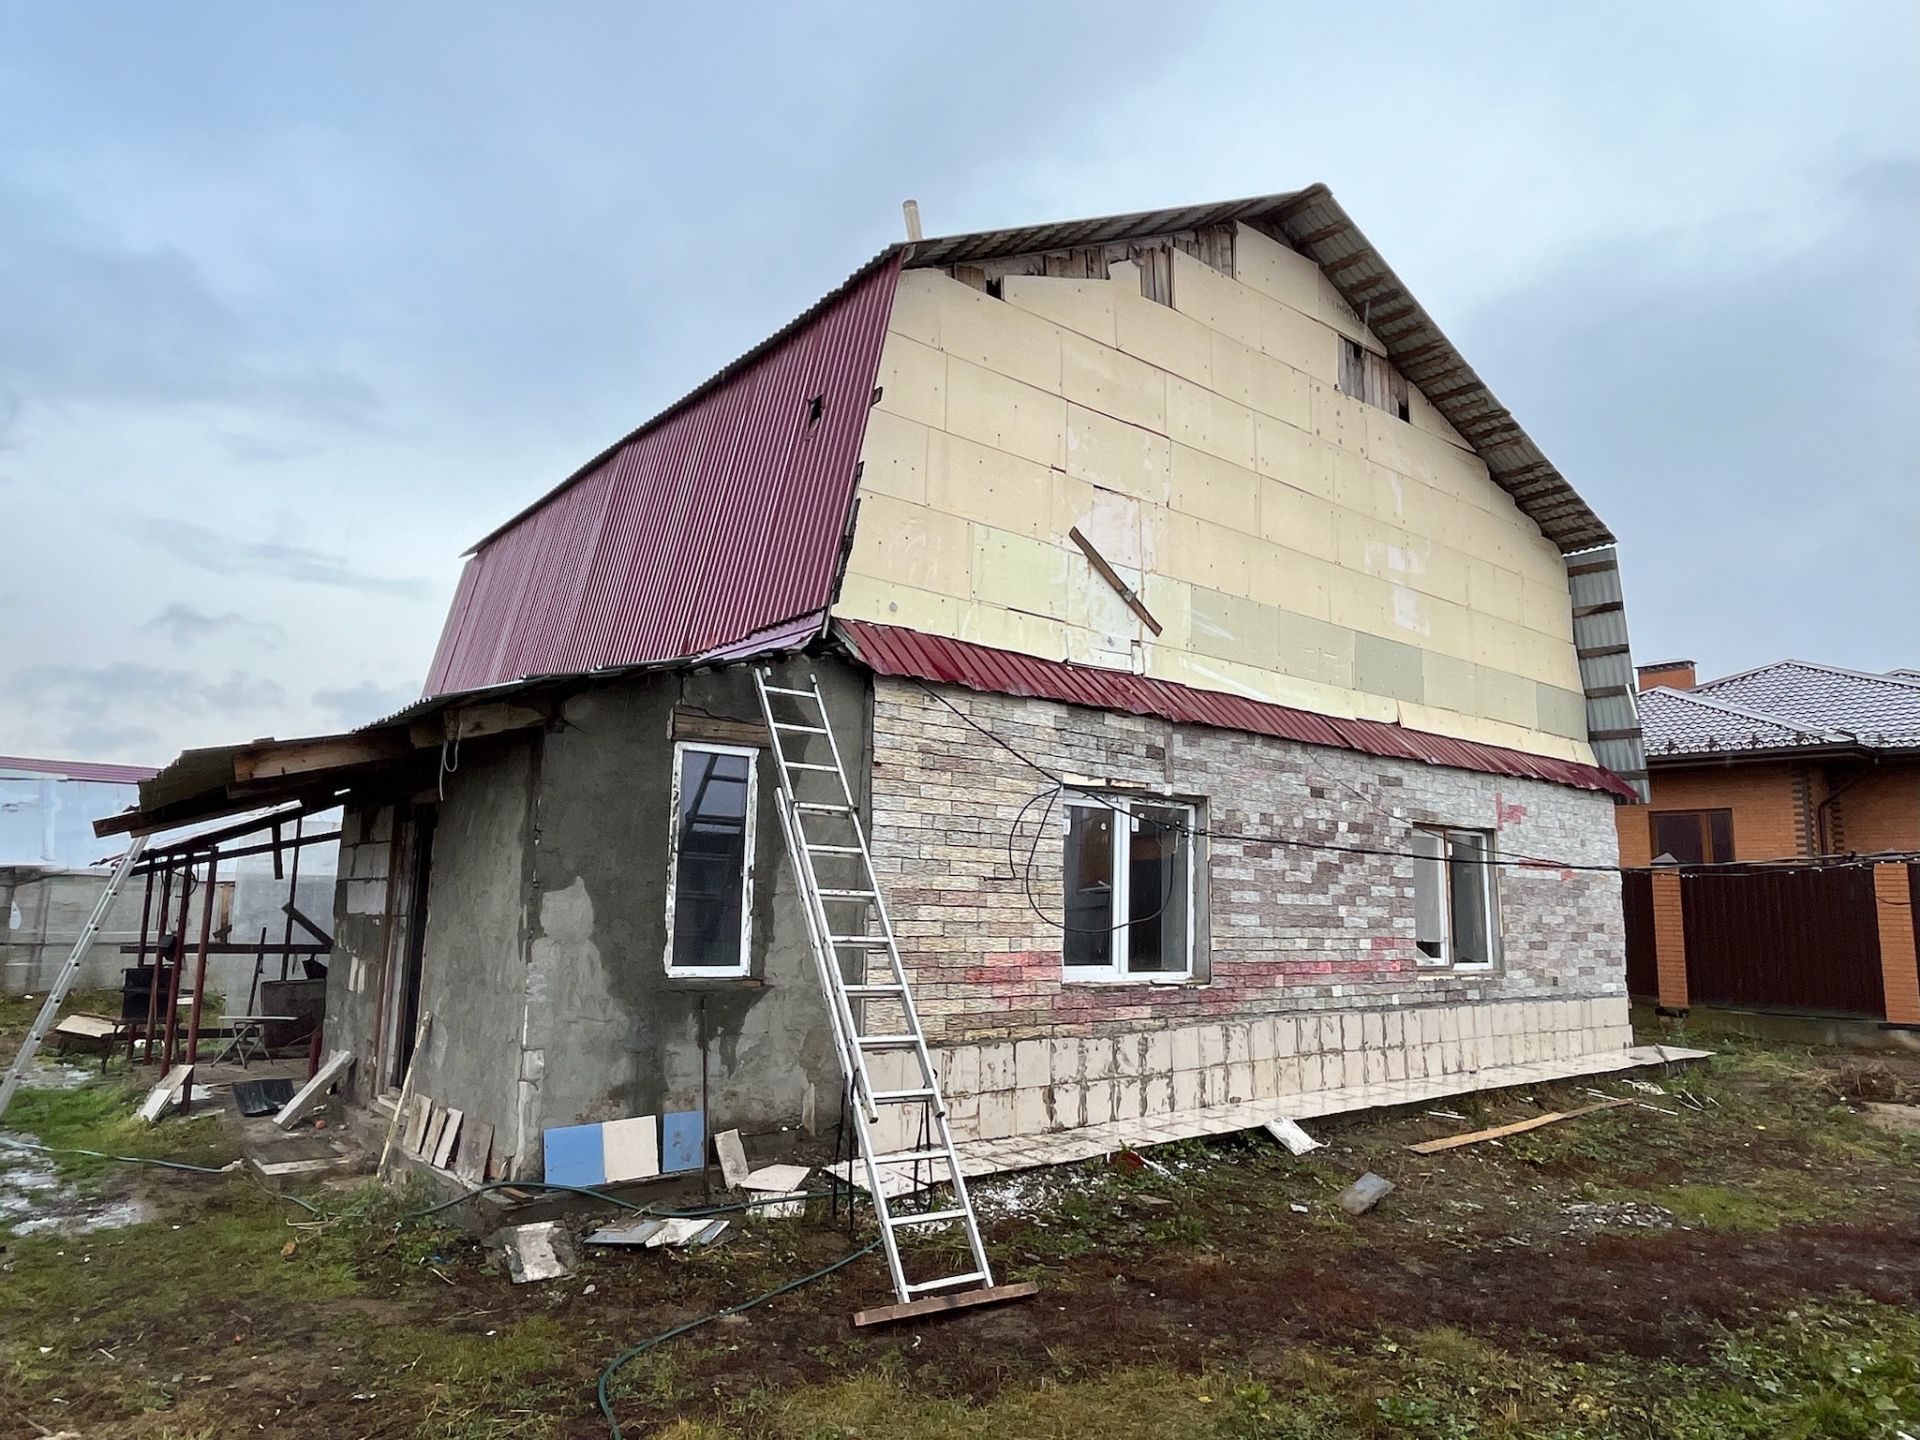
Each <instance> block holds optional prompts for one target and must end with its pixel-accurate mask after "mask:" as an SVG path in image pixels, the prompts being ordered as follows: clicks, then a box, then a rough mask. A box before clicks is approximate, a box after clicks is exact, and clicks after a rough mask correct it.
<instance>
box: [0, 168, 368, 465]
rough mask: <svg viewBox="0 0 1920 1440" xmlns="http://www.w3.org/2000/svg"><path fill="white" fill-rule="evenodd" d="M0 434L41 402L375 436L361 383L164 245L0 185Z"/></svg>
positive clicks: (30, 192) (3, 183) (53, 199)
mask: <svg viewBox="0 0 1920 1440" xmlns="http://www.w3.org/2000/svg"><path fill="white" fill-rule="evenodd" d="M0 274H5V275H6V276H7V277H8V282H9V283H8V289H7V303H6V305H5V306H4V307H0V434H3V433H4V429H5V427H6V425H7V424H8V423H9V422H10V421H11V420H12V419H13V418H14V416H15V415H16V414H17V412H18V411H19V409H20V408H21V407H23V406H24V405H27V404H31V403H32V402H34V401H36V400H42V401H45V400H52V401H76V400H77V401H90V402H107V403H128V402H130V403H135V404H141V403H152V402H156V401H158V402H176V403H177V402H218V403H226V404H232V405H238V406H242V407H247V408H252V409H260V410H266V411H272V412H276V413H280V414H287V415H293V416H297V417H300V418H303V419H308V420H319V421H326V422H331V423H339V422H351V423H370V422H371V421H372V419H373V417H374V414H375V411H376V409H377V404H378V402H377V399H376V397H375V395H374V393H373V391H372V390H371V388H370V387H369V386H368V385H367V384H366V382H364V381H363V380H361V379H360V378H358V377H357V376H353V375H349V374H347V373H345V372H343V371H341V370H338V369H335V368H332V367H330V366H327V365H325V364H321V363H317V362H315V361H312V360H305V359H294V358H291V357H290V356H288V355H284V354H282V353H280V352H279V349H278V347H277V345H276V344H275V343H274V342H272V341H270V340H269V339H268V338H266V336H265V335H264V334H262V333H258V332H257V331H256V328H255V326H254V325H252V324H251V323H249V320H248V319H247V318H246V316H245V315H243V313H242V312H240V311H238V310H236V309H235V308H234V307H232V306H231V305H229V304H228V303H227V302H226V301H225V300H224V299H223V298H222V297H221V296H220V295H219V294H218V293H217V291H216V289H215V287H214V285H213V283H212V282H211V281H210V279H209V278H208V275H207V273H206V272H205V271H204V270H203V268H202V267H201V265H200V264H199V263H198V262H197V261H196V260H195V259H193V258H192V257H191V256H189V255H188V254H187V253H186V252H185V251H183V250H181V249H179V248H177V247H175V246H171V245H148V246H135V245H129V244H125V243H123V242H121V241H119V240H117V239H114V238H111V237H109V236H107V235H105V234H104V233H99V232H98V229H97V227H95V226H93V225H91V224H90V223H89V222H87V221H85V220H82V219H81V218H80V217H78V216H77V215H76V214H74V213H73V212H72V211H71V209H70V208H69V207H68V206H67V205H66V203H65V202H64V201H62V200H61V199H59V198H58V197H55V196H52V195H49V194H44V193H39V192H35V191H33V190H30V189H27V188H25V187H23V186H21V185H18V184H15V183H9V182H8V181H6V180H5V179H4V178H0Z"/></svg>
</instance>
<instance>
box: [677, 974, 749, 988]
mask: <svg viewBox="0 0 1920 1440" xmlns="http://www.w3.org/2000/svg"><path fill="white" fill-rule="evenodd" d="M667 980H668V982H669V983H671V984H673V985H676V986H679V985H684V986H689V987H693V988H701V987H705V986H709V985H711V986H713V987H715V988H716V989H718V988H722V987H727V986H735V985H744V986H748V987H750V988H752V989H755V990H764V989H766V988H767V982H766V981H764V980H762V979H761V978H760V977H759V976H758V975H736V974H732V973H730V972H727V971H720V972H717V973H715V974H711V975H703V974H701V973H700V972H699V971H698V970H669V971H667Z"/></svg>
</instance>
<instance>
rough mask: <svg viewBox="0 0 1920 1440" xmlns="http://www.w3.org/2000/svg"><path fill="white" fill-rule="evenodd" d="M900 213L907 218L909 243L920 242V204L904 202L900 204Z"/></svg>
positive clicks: (914, 201) (913, 201) (915, 201)
mask: <svg viewBox="0 0 1920 1440" xmlns="http://www.w3.org/2000/svg"><path fill="white" fill-rule="evenodd" d="M900 213H901V214H903V215H905V216H906V217H907V239H908V240H909V241H913V240H918V239H919V238H920V202H919V201H918V200H902V201H901V202H900Z"/></svg>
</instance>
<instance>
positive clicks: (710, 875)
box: [673, 750, 753, 970]
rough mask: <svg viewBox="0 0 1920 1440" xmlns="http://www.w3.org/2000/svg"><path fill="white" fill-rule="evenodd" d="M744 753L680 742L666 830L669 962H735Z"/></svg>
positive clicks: (741, 892)
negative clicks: (669, 831)
mask: <svg viewBox="0 0 1920 1440" xmlns="http://www.w3.org/2000/svg"><path fill="white" fill-rule="evenodd" d="M752 764H753V762H752V760H750V759H749V758H748V757H747V756H745V755H722V754H715V753H714V752H712V751H710V750H687V751H683V752H682V753H681V756H680V813H679V816H678V829H677V831H676V834H675V836H674V843H675V846H676V849H675V852H674V853H675V868H674V888H673V963H674V967H675V968H676V969H678V968H681V967H685V968H687V969H721V970H725V969H734V970H737V969H739V968H740V963H741V955H740V923H741V915H742V911H741V907H742V904H743V902H744V897H745V892H746V884H747V863H748V857H747V785H748V779H749V776H750V773H751V770H750V767H751V766H752Z"/></svg>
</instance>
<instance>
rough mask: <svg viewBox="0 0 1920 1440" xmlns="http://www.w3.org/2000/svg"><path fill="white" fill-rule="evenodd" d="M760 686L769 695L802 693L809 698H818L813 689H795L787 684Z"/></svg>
mask: <svg viewBox="0 0 1920 1440" xmlns="http://www.w3.org/2000/svg"><path fill="white" fill-rule="evenodd" d="M760 688H761V689H762V690H764V691H766V692H767V694H769V695H801V696H805V697H806V698H807V699H809V700H813V699H816V698H817V697H816V696H815V695H814V693H813V691H811V690H795V689H793V688H791V687H790V686H786V685H762V686H761V687H760Z"/></svg>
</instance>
